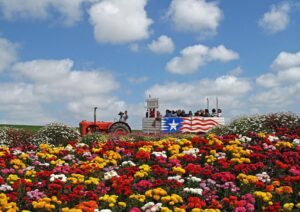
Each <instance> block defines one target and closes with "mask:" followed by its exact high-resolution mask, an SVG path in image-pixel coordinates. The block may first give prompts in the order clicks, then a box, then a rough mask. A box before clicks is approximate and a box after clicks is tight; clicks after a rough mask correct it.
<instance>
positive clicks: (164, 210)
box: [160, 207, 172, 212]
mask: <svg viewBox="0 0 300 212" xmlns="http://www.w3.org/2000/svg"><path fill="white" fill-rule="evenodd" d="M160 211H161V212H172V210H170V209H169V208H168V207H162V208H161V209H160Z"/></svg>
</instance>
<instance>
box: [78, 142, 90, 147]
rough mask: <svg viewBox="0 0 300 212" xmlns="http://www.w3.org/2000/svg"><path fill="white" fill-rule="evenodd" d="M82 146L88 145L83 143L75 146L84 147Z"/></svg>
mask: <svg viewBox="0 0 300 212" xmlns="http://www.w3.org/2000/svg"><path fill="white" fill-rule="evenodd" d="M84 146H88V145H87V144H85V143H77V144H76V147H84Z"/></svg>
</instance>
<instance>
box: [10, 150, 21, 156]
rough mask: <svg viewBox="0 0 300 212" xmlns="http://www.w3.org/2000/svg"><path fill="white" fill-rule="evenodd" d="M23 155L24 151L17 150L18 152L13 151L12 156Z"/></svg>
mask: <svg viewBox="0 0 300 212" xmlns="http://www.w3.org/2000/svg"><path fill="white" fill-rule="evenodd" d="M22 153H23V152H22V151H20V150H18V149H16V150H14V151H13V153H12V154H13V155H20V154H22Z"/></svg>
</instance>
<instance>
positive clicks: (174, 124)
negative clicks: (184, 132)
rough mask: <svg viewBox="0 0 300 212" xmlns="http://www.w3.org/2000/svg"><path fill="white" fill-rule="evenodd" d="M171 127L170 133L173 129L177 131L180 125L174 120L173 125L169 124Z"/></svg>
mask: <svg viewBox="0 0 300 212" xmlns="http://www.w3.org/2000/svg"><path fill="white" fill-rule="evenodd" d="M169 125H170V126H171V128H170V131H171V130H172V129H174V130H177V129H176V127H177V125H178V123H175V120H174V119H173V122H172V123H169Z"/></svg>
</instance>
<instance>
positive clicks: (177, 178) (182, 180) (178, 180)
mask: <svg viewBox="0 0 300 212" xmlns="http://www.w3.org/2000/svg"><path fill="white" fill-rule="evenodd" d="M168 180H176V181H177V182H179V183H184V179H182V178H181V176H180V175H176V176H169V177H168Z"/></svg>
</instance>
